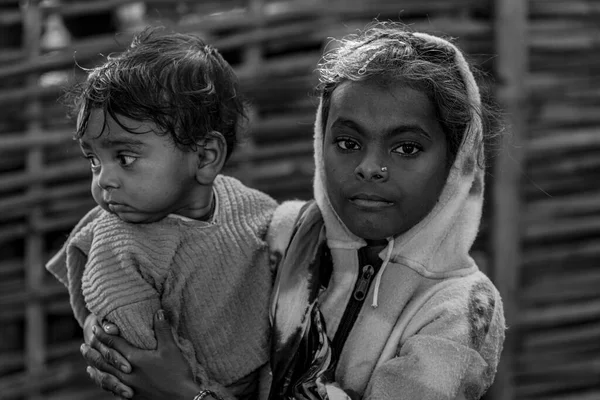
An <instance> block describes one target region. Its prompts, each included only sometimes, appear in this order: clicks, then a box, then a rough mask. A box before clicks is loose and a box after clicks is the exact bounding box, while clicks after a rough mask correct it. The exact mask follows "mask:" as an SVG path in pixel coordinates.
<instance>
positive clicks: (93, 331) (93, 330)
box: [92, 325, 96, 333]
mask: <svg viewBox="0 0 600 400" xmlns="http://www.w3.org/2000/svg"><path fill="white" fill-rule="evenodd" d="M92 333H96V325H94V326H92Z"/></svg>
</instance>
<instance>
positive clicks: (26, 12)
mask: <svg viewBox="0 0 600 400" xmlns="http://www.w3.org/2000/svg"><path fill="white" fill-rule="evenodd" d="M24 5H25V7H24V9H23V20H24V21H23V27H24V43H25V46H26V51H27V56H28V57H29V58H33V57H37V56H39V54H40V37H41V34H42V14H41V11H40V8H39V0H29V1H26V2H25V3H24ZM38 78H39V77H38V76H37V75H36V74H32V75H30V76H28V79H27V82H28V85H32V84H34V83H35V82H37V80H38ZM25 114H26V115H27V116H28V117H29V118H30V119H29V121H28V124H27V128H26V135H28V136H36V134H37V133H38V132H40V131H41V128H42V124H41V117H42V106H41V103H40V101H39V100H38V99H37V98H34V99H33V100H32V101H31V102H30V103H29V104H28V105H27V107H26V111H25ZM26 160H27V162H26V170H27V174H29V175H37V174H39V173H40V171H41V170H42V169H43V164H44V154H43V152H42V149H41V148H39V147H33V148H31V149H30V150H29V152H28V154H27V159H26ZM28 192H29V193H32V194H33V195H39V194H41V193H42V192H43V187H42V186H41V185H39V184H32V185H30V187H29V189H28ZM41 218H42V210H41V209H40V208H39V207H34V208H32V209H31V210H30V214H29V215H28V218H27V225H29V226H31V225H35V224H37V223H38V221H39V220H40V219H41ZM43 247H44V243H43V237H42V236H41V235H40V234H39V233H38V232H33V231H31V230H29V229H28V234H27V236H26V238H25V263H24V264H25V282H26V286H25V287H26V290H27V291H29V292H37V291H39V290H40V288H41V287H42V285H43V270H42V269H41V268H39V267H40V265H42V262H43V261H42V259H41V254H42V252H43ZM25 322H26V324H27V325H26V326H27V329H26V331H25V368H26V373H27V377H28V380H35V379H37V377H38V376H39V375H40V374H41V373H42V371H43V370H44V366H45V363H46V346H45V343H46V335H45V333H46V329H45V328H46V323H45V315H44V309H43V308H42V304H41V303H40V301H39V300H38V299H31V300H30V301H28V302H27V304H26V305H25ZM26 389H27V390H26V391H25V393H26V395H27V397H28V398H29V399H30V400H36V399H40V398H41V391H40V389H39V388H36V387H27V388H26ZM0 393H4V391H3V390H0Z"/></svg>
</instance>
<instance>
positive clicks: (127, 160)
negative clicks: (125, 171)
mask: <svg viewBox="0 0 600 400" xmlns="http://www.w3.org/2000/svg"><path fill="white" fill-rule="evenodd" d="M117 158H118V159H119V163H120V164H121V166H123V167H128V166H130V165H131V164H133V163H134V162H135V160H137V157H133V156H125V155H119V156H117Z"/></svg>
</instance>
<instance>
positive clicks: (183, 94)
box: [65, 28, 247, 158]
mask: <svg viewBox="0 0 600 400" xmlns="http://www.w3.org/2000/svg"><path fill="white" fill-rule="evenodd" d="M159 30H160V29H159V28H147V29H145V30H144V31H143V32H141V33H139V34H137V35H136V36H135V37H134V39H133V41H132V43H131V46H130V47H129V48H128V49H127V50H125V51H124V52H123V53H121V54H119V55H116V56H109V57H107V61H106V63H104V65H102V66H100V67H97V68H94V69H91V70H90V71H89V74H88V77H87V79H86V80H85V81H83V82H80V83H78V84H75V85H73V86H72V87H71V88H69V89H68V90H67V92H66V93H65V100H66V103H67V104H68V106H69V107H70V114H71V116H72V117H76V118H77V120H78V122H77V131H76V133H75V137H76V138H81V137H82V136H83V135H84V133H85V130H86V127H87V122H88V119H89V116H90V112H91V110H93V109H101V110H103V112H104V116H105V122H104V124H105V126H106V117H107V116H110V117H111V118H113V119H114V120H115V121H116V122H117V123H119V125H121V127H122V128H123V129H125V130H127V131H128V132H131V133H136V132H133V131H132V130H131V129H130V128H127V127H126V126H124V125H123V124H121V123H120V122H119V116H125V117H128V118H131V119H134V120H138V121H150V122H153V123H154V124H156V125H157V126H158V127H159V129H161V132H156V133H158V134H168V135H170V136H171V138H172V139H173V142H174V143H175V145H177V146H178V147H179V148H180V149H182V150H184V151H186V150H193V149H195V148H196V146H197V145H198V144H199V142H200V141H201V140H202V138H204V137H205V135H206V134H207V133H209V132H212V131H217V132H220V133H221V134H222V135H223V136H224V137H225V140H226V143H227V158H228V157H229V156H230V155H231V153H232V151H233V148H234V147H235V144H236V142H237V136H238V132H237V131H238V128H239V126H240V123H241V122H242V120H243V119H246V118H247V116H246V113H245V109H244V102H243V100H242V98H241V96H240V93H239V89H238V85H239V84H238V80H237V77H236V75H235V73H234V71H233V69H232V67H231V66H230V65H229V63H227V62H226V61H225V60H224V59H223V57H222V56H221V54H219V52H218V51H217V50H216V49H214V48H213V47H211V46H210V45H207V44H206V43H205V42H204V41H202V39H200V38H198V37H196V36H194V35H190V34H180V33H169V34H165V33H161V32H159ZM102 132H104V131H102ZM137 133H139V131H138V132H137Z"/></svg>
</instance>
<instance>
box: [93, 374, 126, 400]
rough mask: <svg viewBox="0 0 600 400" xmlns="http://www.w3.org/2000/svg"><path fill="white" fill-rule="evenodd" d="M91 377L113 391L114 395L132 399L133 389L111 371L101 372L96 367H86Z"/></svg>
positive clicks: (103, 387) (102, 386) (104, 387)
mask: <svg viewBox="0 0 600 400" xmlns="http://www.w3.org/2000/svg"><path fill="white" fill-rule="evenodd" d="M86 371H87V373H88V375H89V376H90V378H91V379H92V380H93V381H94V382H95V383H96V385H98V386H100V387H101V388H102V389H104V390H106V391H109V392H112V394H113V395H115V396H119V397H120V398H125V399H130V398H132V397H133V390H132V389H131V388H130V387H128V386H125V385H123V384H122V383H121V382H120V381H119V379H117V377H115V376H114V375H111V374H109V373H105V372H101V371H99V370H97V369H95V368H92V367H87V369H86Z"/></svg>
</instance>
